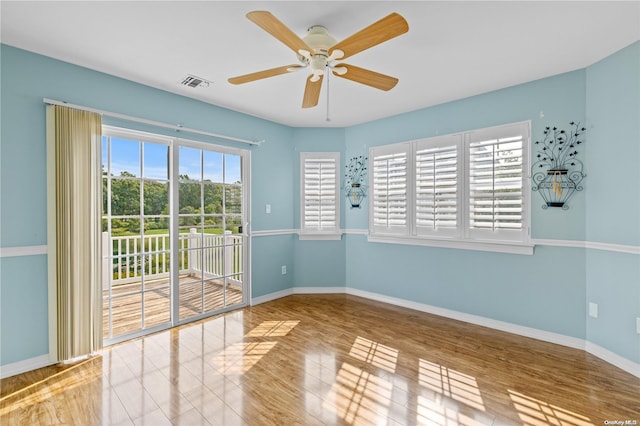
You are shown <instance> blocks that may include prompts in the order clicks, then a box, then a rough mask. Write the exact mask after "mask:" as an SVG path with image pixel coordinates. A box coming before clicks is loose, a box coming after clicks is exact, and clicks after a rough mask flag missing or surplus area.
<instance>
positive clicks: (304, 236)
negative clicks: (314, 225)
mask: <svg viewBox="0 0 640 426" xmlns="http://www.w3.org/2000/svg"><path fill="white" fill-rule="evenodd" d="M298 238H299V239H300V240H308V241H311V240H316V241H339V240H341V239H342V233H338V234H335V233H334V234H313V233H308V232H307V233H302V232H300V233H299V234H298Z"/></svg>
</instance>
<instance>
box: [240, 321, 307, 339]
mask: <svg viewBox="0 0 640 426" xmlns="http://www.w3.org/2000/svg"><path fill="white" fill-rule="evenodd" d="M299 322H300V321H263V322H262V323H261V324H260V325H259V326H257V327H256V328H254V329H253V330H251V331H250V332H248V333H247V334H246V336H245V337H283V336H286V335H287V334H289V332H290V331H291V330H293V329H294V327H295V326H296V325H298V323H299Z"/></svg>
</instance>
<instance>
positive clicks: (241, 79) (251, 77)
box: [228, 65, 304, 84]
mask: <svg viewBox="0 0 640 426" xmlns="http://www.w3.org/2000/svg"><path fill="white" fill-rule="evenodd" d="M298 68H304V66H302V65H285V66H283V67H278V68H271V69H268V70H263V71H258V72H253V73H251V74H245V75H239V76H237V77H231V78H230V79H228V81H229V83H231V84H244V83H249V82H251V81H256V80H261V79H263V78H268V77H274V76H276V75H280V74H286V73H288V72H293V71H297V70H298Z"/></svg>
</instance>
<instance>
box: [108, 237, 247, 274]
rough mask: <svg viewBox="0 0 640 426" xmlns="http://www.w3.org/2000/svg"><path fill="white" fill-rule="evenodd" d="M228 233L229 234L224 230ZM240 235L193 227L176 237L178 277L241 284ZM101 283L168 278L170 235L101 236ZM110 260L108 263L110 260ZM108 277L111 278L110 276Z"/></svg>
mask: <svg viewBox="0 0 640 426" xmlns="http://www.w3.org/2000/svg"><path fill="white" fill-rule="evenodd" d="M227 232H229V231H227ZM242 238H243V237H242V235H237V234H235V235H234V234H231V233H230V232H229V233H226V234H222V235H219V234H199V233H197V232H196V229H195V228H191V229H190V231H189V233H180V234H178V268H179V275H180V276H183V275H194V276H198V277H203V278H204V279H215V278H221V277H224V276H227V277H228V279H229V280H230V281H231V282H232V283H234V284H241V282H242V276H241V275H242V251H243V250H242ZM102 252H103V256H104V257H103V259H104V261H103V267H102V269H103V283H105V285H106V283H108V282H111V285H113V286H115V285H120V284H128V283H132V282H137V281H140V280H141V279H142V277H143V276H144V279H145V281H146V280H151V279H159V278H168V277H169V274H170V253H171V247H170V244H169V234H153V235H145V236H144V238H142V237H140V236H139V235H127V236H115V237H112V236H110V235H109V233H108V232H103V233H102ZM109 259H111V260H109ZM109 274H111V277H109Z"/></svg>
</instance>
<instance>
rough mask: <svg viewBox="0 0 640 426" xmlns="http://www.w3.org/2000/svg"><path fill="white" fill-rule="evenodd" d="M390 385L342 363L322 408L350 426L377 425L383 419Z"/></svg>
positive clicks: (386, 410) (389, 394) (391, 386)
mask: <svg viewBox="0 0 640 426" xmlns="http://www.w3.org/2000/svg"><path fill="white" fill-rule="evenodd" d="M392 392H393V385H392V384H391V383H389V382H388V381H386V380H384V379H382V378H380V377H377V376H374V375H373V374H370V373H367V372H366V371H363V370H361V369H360V368H358V367H356V366H353V365H351V364H349V363H346V362H345V363H343V364H342V366H341V368H340V370H339V371H338V375H337V376H336V380H335V383H334V384H333V386H332V387H331V390H330V391H329V393H328V394H327V395H326V396H325V398H324V401H325V403H324V407H325V408H326V409H328V410H336V411H337V413H336V414H337V415H338V416H339V417H340V418H341V419H343V420H344V421H346V422H347V423H351V424H354V423H355V424H379V423H380V422H381V421H384V420H386V419H387V415H388V413H389V406H390V404H391V394H392Z"/></svg>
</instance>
